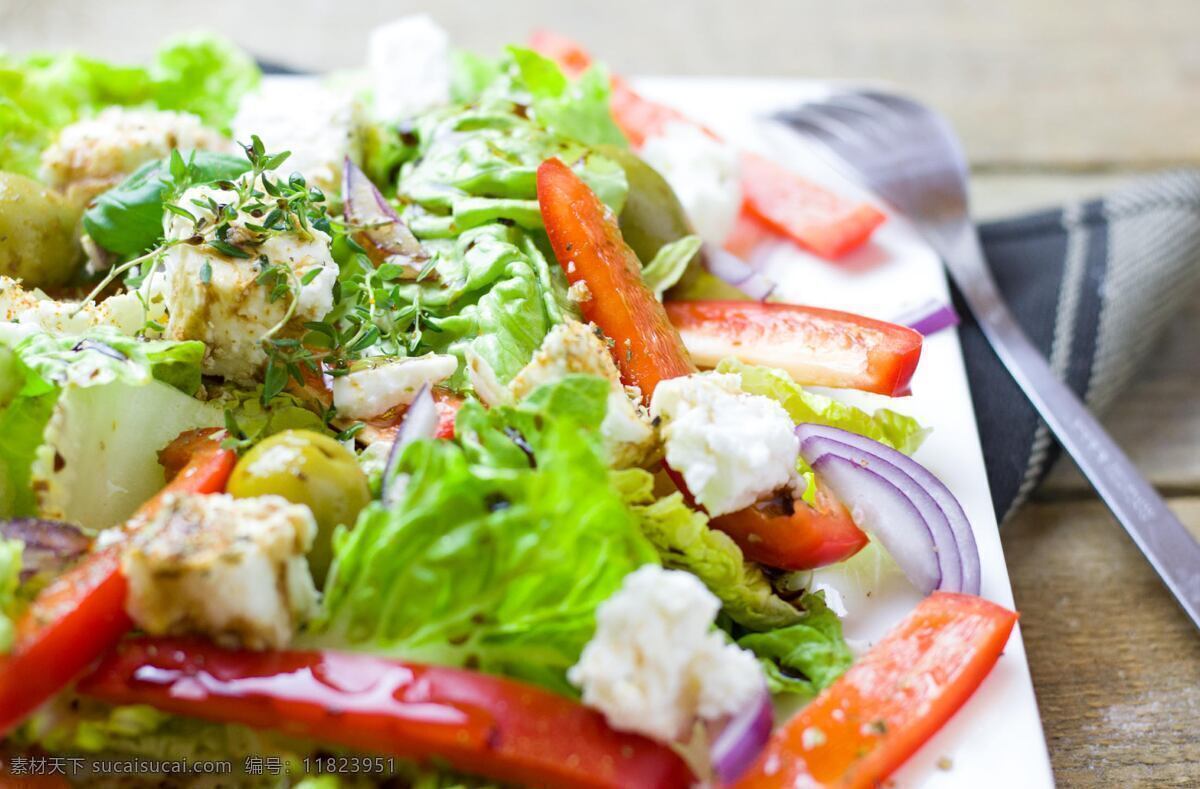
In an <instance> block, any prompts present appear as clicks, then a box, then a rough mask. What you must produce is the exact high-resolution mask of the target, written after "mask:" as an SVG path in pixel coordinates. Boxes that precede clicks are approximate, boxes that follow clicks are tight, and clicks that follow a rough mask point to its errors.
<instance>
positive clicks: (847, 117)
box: [776, 91, 1200, 627]
mask: <svg viewBox="0 0 1200 789" xmlns="http://www.w3.org/2000/svg"><path fill="white" fill-rule="evenodd" d="M776 118H778V119H779V120H781V121H783V122H784V123H786V124H788V126H790V127H791V128H792V129H795V130H796V131H799V132H801V133H802V134H804V135H805V136H807V137H808V138H810V139H812V140H814V141H816V142H818V143H820V144H821V145H820V146H819V147H821V148H823V149H824V151H825V152H826V153H827V154H831V156H830V157H829V158H830V159H831V160H832V161H833V163H834V164H835V165H837V166H839V168H840V169H841V170H843V171H844V172H845V173H846V174H847V175H849V176H850V177H852V178H853V179H854V180H856V181H858V182H859V183H860V184H861V185H862V186H864V187H866V188H867V189H869V190H870V191H872V192H873V193H874V194H875V195H877V196H878V197H879V198H881V199H882V200H884V201H885V202H887V203H889V204H890V205H891V206H892V208H894V209H895V210H896V211H897V212H899V213H900V214H901V215H903V216H904V218H906V219H907V220H908V221H909V222H910V223H911V224H912V225H913V226H914V227H915V228H916V229H917V230H918V231H919V232H920V233H921V235H922V236H924V237H925V239H926V240H927V241H928V242H929V243H930V245H931V246H932V247H933V248H934V250H936V251H937V253H938V254H939V255H940V256H941V258H942V260H943V261H944V262H945V264H946V268H947V269H949V271H950V276H951V277H952V278H953V279H954V282H955V284H957V285H958V288H959V290H961V291H962V294H963V296H964V298H965V299H966V302H967V305H968V306H969V307H970V308H971V312H972V313H973V314H974V315H975V319H976V320H977V321H978V322H979V326H980V328H981V329H982V330H983V334H984V336H985V337H987V339H988V341H989V342H990V343H991V345H992V348H994V349H995V351H996V354H997V355H998V356H999V357H1000V360H1001V361H1002V362H1003V363H1004V365H1005V367H1007V368H1008V371H1009V373H1010V374H1011V375H1012V377H1013V378H1014V379H1015V380H1016V382H1017V384H1019V385H1020V387H1021V389H1022V390H1024V392H1025V396H1026V397H1028V398H1029V401H1030V402H1031V403H1033V406H1034V408H1036V409H1037V411H1038V413H1039V414H1040V415H1041V417H1042V419H1043V420H1044V421H1045V422H1046V424H1047V426H1049V428H1050V430H1051V431H1052V432H1053V433H1054V435H1055V437H1056V438H1057V439H1058V441H1059V443H1060V444H1062V446H1063V448H1064V449H1066V450H1067V452H1068V453H1069V454H1070V455H1071V457H1072V458H1074V459H1075V462H1076V463H1077V464H1078V465H1079V468H1080V470H1081V471H1082V472H1083V474H1084V476H1086V477H1087V478H1088V480H1089V481H1090V482H1091V484H1092V485H1093V486H1094V487H1095V489H1096V492H1097V493H1099V494H1100V498H1101V499H1103V500H1104V503H1105V504H1106V505H1108V508H1109V509H1110V510H1112V513H1113V515H1115V516H1116V518H1117V520H1118V521H1119V522H1120V523H1121V525H1122V526H1123V527H1124V528H1125V530H1126V531H1127V532H1129V536H1130V537H1132V538H1133V541H1134V542H1135V543H1136V544H1137V546H1138V548H1139V549H1141V551H1142V553H1143V554H1145V556H1146V558H1147V559H1148V560H1149V561H1150V564H1151V565H1152V566H1153V567H1154V569H1155V571H1157V572H1158V574H1159V576H1160V577H1161V578H1162V580H1163V582H1164V583H1165V584H1166V585H1167V588H1168V589H1170V590H1171V593H1172V594H1173V595H1175V599H1176V600H1178V601H1179V604H1180V605H1181V606H1183V609H1184V610H1185V611H1186V612H1187V614H1188V616H1189V617H1191V619H1192V622H1193V623H1194V624H1195V625H1196V626H1197V627H1200V544H1198V543H1197V542H1196V540H1195V539H1194V538H1193V537H1192V535H1191V534H1190V533H1188V531H1187V529H1185V528H1184V526H1183V524H1182V523H1180V522H1179V520H1178V519H1177V518H1176V517H1175V516H1174V515H1173V514H1172V513H1171V511H1170V510H1169V509H1167V505H1166V503H1165V502H1163V500H1162V497H1160V496H1159V495H1158V493H1157V492H1156V491H1155V490H1154V488H1153V487H1152V486H1151V485H1150V483H1148V482H1147V481H1146V480H1145V478H1143V477H1142V475H1141V474H1140V473H1138V470H1137V468H1136V467H1134V465H1133V464H1132V463H1131V462H1130V461H1129V458H1127V457H1126V456H1125V453H1124V452H1122V451H1121V449H1120V447H1118V446H1117V445H1116V443H1115V442H1114V441H1113V440H1112V438H1111V437H1110V436H1109V435H1108V433H1107V432H1105V430H1104V428H1102V427H1101V426H1100V424H1099V423H1098V422H1097V421H1096V419H1095V417H1093V416H1092V414H1091V413H1090V412H1089V411H1088V410H1087V407H1086V406H1085V405H1084V404H1083V403H1082V402H1080V400H1079V398H1078V397H1076V396H1075V393H1074V392H1072V391H1071V390H1070V389H1069V388H1068V387H1067V386H1066V385H1064V384H1063V383H1062V382H1061V381H1060V380H1059V379H1058V378H1057V377H1056V376H1055V374H1054V373H1053V372H1052V371H1051V369H1050V366H1049V365H1048V364H1047V363H1046V359H1045V358H1044V357H1043V356H1042V355H1041V353H1040V352H1039V351H1038V350H1037V348H1035V347H1034V346H1033V344H1032V343H1030V341H1029V338H1028V337H1026V336H1025V332H1024V331H1022V330H1021V327H1020V326H1019V325H1018V324H1017V322H1016V320H1015V319H1014V318H1013V315H1012V313H1011V312H1009V310H1008V307H1007V306H1006V305H1005V303H1004V300H1003V298H1002V297H1001V295H1000V292H999V290H998V289H997V288H996V282H995V280H994V279H993V278H992V275H991V272H990V271H989V269H988V267H987V263H986V262H985V260H984V257H983V249H982V248H981V247H980V245H979V237H978V236H977V235H976V233H975V225H974V224H973V223H972V222H971V218H970V213H969V205H968V200H967V174H968V170H967V162H966V157H965V156H964V155H963V151H962V148H961V146H960V145H959V143H958V140H957V138H956V136H955V134H954V131H953V129H952V128H951V127H950V124H949V123H948V122H947V121H946V120H945V119H944V118H942V117H941V116H940V115H938V114H937V113H935V112H934V111H933V110H931V109H929V108H927V107H925V106H924V105H922V104H920V103H918V102H916V101H913V100H911V99H908V98H905V97H902V96H897V95H893V94H889V93H881V92H876V91H853V92H846V93H839V94H835V95H833V96H831V97H829V98H827V99H825V100H824V101H821V102H818V103H813V104H806V105H803V106H801V107H799V108H797V109H794V110H789V111H785V112H782V113H779V114H778V115H776Z"/></svg>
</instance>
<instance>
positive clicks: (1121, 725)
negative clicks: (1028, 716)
mask: <svg viewBox="0 0 1200 789" xmlns="http://www.w3.org/2000/svg"><path fill="white" fill-rule="evenodd" d="M1172 508H1173V509H1174V510H1175V512H1176V514H1178V515H1179V517H1180V518H1181V519H1182V520H1183V521H1184V522H1185V523H1186V524H1187V525H1188V528H1189V529H1191V530H1192V532H1193V533H1194V534H1197V535H1200V497H1192V498H1186V499H1177V500H1175V501H1173V502H1172ZM1002 536H1003V541H1004V551H1005V555H1006V556H1007V557H1008V565H1009V572H1010V573H1011V575H1012V581H1013V590H1014V593H1015V595H1016V601H1017V606H1018V608H1019V609H1020V611H1021V627H1022V632H1023V633H1024V637H1025V643H1026V647H1027V649H1028V652H1029V662H1030V668H1031V670H1032V672H1033V681H1034V686H1035V688H1036V689H1037V695H1038V704H1039V707H1040V709H1041V713H1042V719H1043V723H1044V725H1045V728H1046V738H1047V742H1048V744H1049V747H1050V755H1051V759H1052V762H1053V765H1054V771H1055V776H1056V778H1057V780H1058V782H1059V784H1060V785H1061V786H1065V787H1112V786H1156V787H1158V786H1196V782H1197V777H1198V776H1200V737H1197V736H1196V725H1197V723H1198V722H1200V638H1197V634H1196V631H1195V629H1194V628H1193V627H1192V625H1191V622H1190V621H1189V620H1188V618H1187V617H1186V616H1185V615H1184V614H1183V612H1182V611H1180V610H1179V609H1178V608H1177V606H1176V605H1175V603H1174V601H1173V600H1172V598H1171V596H1170V595H1169V594H1168V593H1167V591H1166V590H1165V589H1164V588H1163V587H1162V585H1161V584H1160V583H1159V581H1158V578H1157V576H1156V575H1155V574H1154V572H1153V571H1152V570H1151V569H1150V567H1149V565H1147V564H1146V563H1145V562H1144V561H1143V560H1142V557H1141V555H1140V554H1139V553H1138V551H1137V549H1136V548H1135V547H1134V546H1133V544H1132V542H1130V540H1129V539H1128V537H1126V536H1125V534H1124V533H1123V532H1122V531H1121V529H1120V527H1119V526H1117V524H1116V523H1115V522H1113V520H1112V519H1111V517H1110V516H1109V515H1108V513H1107V511H1106V510H1105V509H1104V507H1103V506H1102V505H1100V504H1098V503H1094V502H1088V503H1079V502H1073V503H1053V504H1032V505H1029V506H1027V507H1026V508H1025V509H1024V510H1022V511H1021V512H1020V513H1019V514H1018V515H1017V517H1016V518H1015V519H1014V520H1013V521H1012V522H1011V523H1009V524H1008V525H1007V526H1006V527H1005V529H1004V531H1003V535H1002Z"/></svg>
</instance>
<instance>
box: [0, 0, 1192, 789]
mask: <svg viewBox="0 0 1200 789" xmlns="http://www.w3.org/2000/svg"><path fill="white" fill-rule="evenodd" d="M422 8H425V9H428V10H430V11H432V12H433V13H434V14H435V16H436V17H437V18H438V19H439V21H441V22H442V23H443V24H444V25H446V26H447V27H448V28H449V29H450V30H451V32H452V34H453V35H454V38H455V40H456V41H458V42H460V43H461V44H462V45H464V46H469V47H473V48H479V49H484V50H494V49H496V48H497V47H498V46H499V45H501V44H502V43H504V42H506V41H512V40H520V39H521V38H522V37H523V36H524V35H525V33H526V32H527V31H528V30H529V29H530V28H532V27H535V26H546V27H552V28H557V29H560V30H563V31H565V32H567V33H570V34H572V35H575V36H577V37H579V38H581V39H583V40H585V41H587V42H588V43H589V44H590V46H591V47H592V48H593V49H594V50H595V51H596V52H599V53H602V54H603V55H604V56H605V57H606V58H607V59H609V60H610V61H611V62H612V63H613V64H614V65H615V66H616V67H617V68H619V69H620V70H621V71H624V72H626V73H653V74H746V75H789V76H809V77H822V78H873V79H886V80H890V81H892V82H894V83H897V84H899V85H900V86H902V87H903V88H905V89H906V90H908V91H910V92H912V93H913V94H915V95H918V96H921V97H923V98H925V99H926V100H929V101H931V102H932V103H934V104H935V105H937V106H938V107H940V108H941V109H943V110H944V111H946V112H947V113H948V114H949V115H950V116H951V118H952V119H953V120H954V121H955V123H956V124H957V126H958V127H959V129H960V131H961V133H962V135H963V138H964V140H965V143H966V146H967V148H968V151H969V153H970V155H971V158H972V161H973V163H974V165H975V168H976V173H977V178H976V181H975V183H974V187H973V189H974V195H975V199H976V206H977V208H978V211H979V213H980V214H982V215H985V216H998V215H1002V214H1005V213H1011V212H1014V211H1019V210H1023V209H1027V208H1033V207H1038V206H1042V205H1050V204H1054V203H1057V202H1061V201H1062V200H1065V199H1071V198H1075V197H1080V196H1084V195H1088V194H1091V193H1095V192H1099V191H1102V190H1104V189H1108V188H1111V187H1112V186H1114V185H1116V184H1119V183H1120V182H1121V181H1122V180H1123V179H1125V178H1126V177H1128V175H1129V174H1131V173H1135V172H1140V171H1144V170H1147V169H1153V168H1156V167H1161V166H1174V165H1200V99H1198V97H1200V44H1198V43H1197V40H1196V35H1197V31H1198V30H1200V3H1197V2H1195V0H1069V1H1067V2H1062V1H1060V2H1054V1H1053V0H1009V1H1008V2H1003V3H994V2H983V0H926V1H925V2H906V3H895V2H892V0H868V1H862V0H853V1H851V2H841V3H830V2H828V0H776V1H772V2H767V1H757V2H755V1H751V2H742V3H730V2H728V0H694V1H693V2H678V3H665V2H660V3H648V2H645V1H644V0H607V1H606V2H604V3H590V4H582V3H580V4H572V3H563V2H561V0H504V1H503V2H494V3H488V2H483V0H439V2H437V3H433V2H429V3H419V2H393V3H383V2H369V1H368V0H339V2H337V3H328V2H323V0H256V2H255V3H253V4H247V3H241V2H236V3H232V2H214V1H213V0H209V2H205V3H189V4H177V3H161V2H158V0H133V1H132V2H106V3H86V2H82V1H79V2H42V0H0V47H7V48H10V49H14V50H20V51H25V50H30V49H36V48H39V47H54V48H59V47H64V46H75V47H78V48H82V49H86V50H88V51H91V52H94V53H97V54H102V55H105V56H108V57H123V58H129V59H132V58H137V57H141V56H143V55H145V54H146V53H147V52H149V51H150V50H151V49H153V47H154V45H155V42H156V41H158V40H159V39H160V38H161V37H163V36H165V35H168V34H171V33H175V32H179V31H181V30H192V29H196V28H209V29H216V30H219V31H222V32H224V33H225V34H227V35H229V36H231V37H232V38H234V39H235V40H237V41H239V42H241V43H243V44H246V45H251V46H252V48H253V49H254V51H255V52H257V53H258V54H260V55H264V56H268V57H271V58H274V59H276V60H279V61H283V62H289V63H293V64H296V65H302V66H306V67H308V68H313V69H321V68H331V67H339V66H350V65H353V64H355V63H356V62H357V60H358V59H359V57H360V56H361V52H362V41H363V36H364V31H365V30H366V29H368V28H369V27H370V26H371V25H372V24H374V23H377V22H380V21H384V20H387V19H390V18H392V17H394V16H397V15H399V14H401V13H406V12H409V11H413V10H420V9H422ZM1198 337H1200V293H1198V294H1196V296H1195V298H1193V300H1192V301H1191V303H1190V305H1189V306H1188V307H1187V309H1186V310H1185V311H1184V313H1183V314H1182V315H1181V316H1180V317H1179V319H1178V320H1177V321H1176V322H1175V324H1174V325H1173V326H1172V327H1171V329H1170V330H1169V332H1168V334H1167V336H1166V337H1165V338H1164V339H1163V341H1162V344H1161V346H1160V347H1159V348H1158V349H1157V350H1156V353H1155V354H1153V358H1151V359H1148V360H1146V365H1145V366H1144V368H1143V372H1142V374H1141V376H1140V379H1139V382H1138V383H1137V384H1136V385H1135V386H1134V387H1133V388H1132V389H1131V390H1130V391H1129V393H1128V394H1127V395H1126V396H1125V397H1123V398H1121V401H1120V402H1119V404H1118V405H1116V406H1115V407H1114V408H1113V410H1112V411H1111V413H1109V414H1108V415H1107V416H1106V418H1105V422H1106V424H1107V425H1108V426H1109V427H1110V428H1111V429H1112V431H1113V433H1114V434H1115V435H1116V437H1117V439H1118V441H1120V442H1121V443H1122V444H1123V445H1124V446H1125V447H1126V448H1127V449H1128V450H1129V452H1130V453H1131V454H1132V456H1133V458H1134V460H1135V461H1136V462H1137V463H1138V464H1139V465H1140V467H1141V468H1142V469H1143V470H1144V471H1145V472H1146V473H1147V474H1148V475H1149V477H1150V479H1151V480H1152V481H1153V482H1154V483H1155V484H1156V485H1157V486H1158V487H1159V488H1160V489H1161V490H1162V491H1164V492H1165V493H1166V494H1168V495H1169V497H1170V499H1171V503H1172V505H1173V507H1174V508H1175V510H1176V512H1177V513H1178V514H1179V515H1180V517H1181V518H1182V519H1183V520H1184V522H1185V523H1187V524H1188V525H1189V527H1190V528H1191V529H1193V530H1194V531H1196V532H1197V533H1200V350H1198V349H1200V341H1198V340H1197V338H1198ZM1003 538H1004V546H1005V551H1006V553H1007V555H1008V561H1009V567H1010V570H1011V573H1012V580H1013V587H1014V590H1015V593H1016V599H1017V603H1018V605H1019V607H1020V609H1021V612H1022V620H1021V621H1022V626H1023V628H1024V633H1025V639H1026V642H1027V645H1028V651H1029V659H1030V663H1031V665H1032V670H1033V679H1034V684H1035V686H1036V689H1037V695H1038V701H1039V704H1040V707H1041V711H1042V717H1043V721H1044V724H1045V730H1046V736H1047V739H1048V742H1049V746H1050V754H1051V757H1052V759H1053V763H1054V770H1055V774H1056V777H1057V779H1058V782H1059V783H1060V784H1061V785H1062V786H1085V787H1091V786H1096V787H1109V786H1196V785H1198V784H1200V732H1197V727H1198V726H1200V637H1198V636H1197V634H1196V632H1194V630H1193V628H1192V627H1191V625H1190V624H1189V622H1188V620H1187V619H1186V617H1185V616H1184V615H1183V614H1182V613H1181V612H1180V611H1178V610H1177V609H1176V607H1175V605H1174V604H1173V602H1172V600H1171V599H1170V597H1169V596H1168V595H1167V593H1166V592H1165V591H1164V590H1163V589H1162V588H1161V587H1160V585H1159V584H1158V582H1157V579H1156V577H1155V575H1154V574H1153V572H1152V571H1151V570H1150V569H1149V567H1148V566H1147V565H1146V564H1145V562H1144V561H1143V560H1142V558H1141V556H1140V555H1139V553H1138V552H1137V550H1136V549H1135V548H1134V547H1133V545H1132V543H1131V542H1130V540H1129V539H1128V538H1127V537H1126V536H1125V535H1124V533H1123V532H1122V531H1121V529H1120V528H1119V527H1118V526H1117V524H1116V523H1115V522H1114V521H1113V519H1112V518H1111V517H1110V516H1109V515H1108V513H1107V512H1106V511H1105V509H1104V507H1103V506H1102V505H1101V504H1099V503H1098V502H1097V500H1096V498H1095V496H1094V495H1093V494H1092V492H1091V491H1090V490H1089V489H1088V488H1087V486H1086V485H1085V484H1084V483H1083V482H1082V480H1081V479H1080V478H1079V477H1078V475H1077V474H1074V473H1072V472H1071V471H1070V470H1069V469H1066V470H1064V469H1059V470H1057V471H1056V472H1055V474H1054V475H1052V477H1051V479H1050V480H1049V481H1048V483H1047V484H1046V485H1045V486H1044V487H1043V489H1042V490H1041V491H1039V493H1038V495H1037V496H1036V498H1035V500H1034V501H1033V502H1031V503H1030V504H1029V505H1027V506H1026V507H1025V509H1024V510H1022V511H1021V512H1020V513H1019V514H1018V515H1017V517H1016V518H1015V519H1014V520H1013V521H1012V522H1010V523H1008V524H1006V525H1005V527H1004V530H1003Z"/></svg>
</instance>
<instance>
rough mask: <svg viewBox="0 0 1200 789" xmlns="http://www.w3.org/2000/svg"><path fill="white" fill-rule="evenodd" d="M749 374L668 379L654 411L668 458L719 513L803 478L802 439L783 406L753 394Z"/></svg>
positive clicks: (708, 507)
mask: <svg viewBox="0 0 1200 789" xmlns="http://www.w3.org/2000/svg"><path fill="white" fill-rule="evenodd" d="M741 383H742V380H741V376H739V375H736V374H725V373H696V374H694V375H688V376H684V377H682V378H671V379H669V380H666V381H663V382H662V383H660V384H659V385H658V387H657V388H656V389H655V390H654V399H653V400H652V401H651V403H650V415H651V416H653V417H655V418H660V419H662V421H663V423H662V437H663V443H664V445H665V449H666V456H667V463H668V464H669V465H670V466H671V468H673V469H674V470H675V471H677V472H678V473H680V474H682V475H683V479H684V481H685V482H686V483H687V487H688V490H689V491H691V494H692V496H693V497H695V499H696V501H698V502H700V504H702V505H704V508H705V509H706V510H708V514H709V515H711V516H713V517H716V516H718V515H724V514H726V513H729V512H736V511H737V510H740V509H743V508H744V507H749V506H750V505H751V504H753V503H755V502H756V501H758V500H759V499H762V498H765V497H767V496H769V495H771V494H772V493H775V492H776V491H778V490H780V489H781V488H785V487H788V488H794V487H795V486H797V485H798V484H803V483H801V482H800V479H799V475H798V474H797V472H796V460H797V457H798V456H799V454H800V441H799V439H797V438H796V434H795V425H793V424H792V419H791V417H789V416H788V413H787V411H785V410H784V409H783V406H781V405H780V404H779V403H777V402H775V401H774V400H772V399H770V398H769V397H762V396H761V395H750V394H746V393H745V392H743V391H742V390H741Z"/></svg>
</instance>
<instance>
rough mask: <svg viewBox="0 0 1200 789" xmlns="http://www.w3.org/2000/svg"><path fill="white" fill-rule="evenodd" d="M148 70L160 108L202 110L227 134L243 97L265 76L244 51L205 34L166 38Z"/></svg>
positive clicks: (203, 116) (206, 119)
mask: <svg viewBox="0 0 1200 789" xmlns="http://www.w3.org/2000/svg"><path fill="white" fill-rule="evenodd" d="M149 73H150V79H151V82H152V86H153V101H154V103H155V104H156V105H157V106H158V108H159V109H162V110H178V111H180V112H190V113H192V114H194V115H199V116H200V119H201V120H203V121H204V122H205V123H206V124H208V125H209V126H212V127H214V128H217V129H220V130H221V131H224V132H226V133H228V132H229V123H230V121H232V120H233V116H234V114H235V113H236V112H237V108H238V103H239V102H240V101H241V99H242V96H244V95H245V94H247V93H249V92H250V91H252V90H254V88H256V87H258V83H259V79H260V77H261V73H260V72H259V69H258V65H257V64H256V63H255V62H254V59H253V58H251V57H250V56H249V55H248V54H246V53H245V52H244V51H243V50H241V49H240V48H238V47H237V46H235V45H234V44H232V43H230V42H229V41H226V40H225V39H223V38H217V37H215V36H211V35H205V34H200V35H189V36H184V37H181V38H177V39H174V40H172V41H170V42H168V43H167V44H166V46H164V47H163V48H162V49H160V50H159V51H158V54H156V55H155V56H154V60H153V61H151V63H150V68H149ZM247 142H249V140H247Z"/></svg>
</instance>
